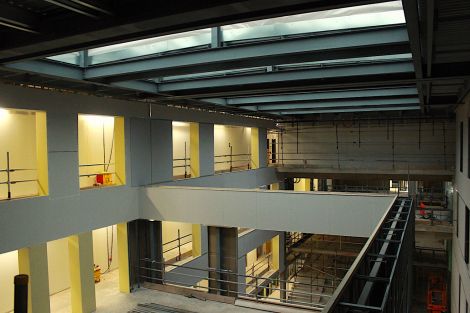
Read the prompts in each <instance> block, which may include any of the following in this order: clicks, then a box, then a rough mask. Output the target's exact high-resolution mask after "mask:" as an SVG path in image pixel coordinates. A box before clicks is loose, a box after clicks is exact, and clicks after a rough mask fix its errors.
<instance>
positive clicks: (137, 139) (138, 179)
mask: <svg viewBox="0 0 470 313" xmlns="http://www.w3.org/2000/svg"><path fill="white" fill-rule="evenodd" d="M130 130H131V131H130V133H131V136H130V137H131V140H130V141H131V144H130V150H131V153H130V156H131V168H132V171H131V184H132V186H143V185H148V184H150V183H151V182H152V173H151V171H149V169H150V168H152V159H151V157H152V152H151V144H152V143H151V140H150V120H148V119H143V118H132V119H131V120H130Z"/></svg>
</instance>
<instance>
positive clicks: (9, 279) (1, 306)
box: [0, 251, 19, 313]
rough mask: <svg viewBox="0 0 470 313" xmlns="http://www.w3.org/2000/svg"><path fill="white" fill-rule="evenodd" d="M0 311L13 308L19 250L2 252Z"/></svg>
mask: <svg viewBox="0 0 470 313" xmlns="http://www.w3.org/2000/svg"><path fill="white" fill-rule="evenodd" d="M0 269H1V270H0V290H1V297H0V312H1V313H5V312H10V311H11V310H13V295H14V291H13V277H15V275H18V273H19V271H18V251H12V252H8V253H4V254H0Z"/></svg>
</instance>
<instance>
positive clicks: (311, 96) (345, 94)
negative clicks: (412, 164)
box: [201, 87, 418, 105]
mask: <svg viewBox="0 0 470 313" xmlns="http://www.w3.org/2000/svg"><path fill="white" fill-rule="evenodd" d="M415 95H418V91H417V90H416V87H399V88H380V89H379V88H377V89H359V90H345V91H324V92H316V93H298V94H281V95H269V96H254V97H242V98H229V99H226V98H208V99H201V100H203V101H207V102H211V103H214V104H226V105H257V104H264V103H267V104H271V103H286V102H296V101H297V102H298V101H315V100H332V99H354V98H371V97H377V98H381V97H393V96H415Z"/></svg>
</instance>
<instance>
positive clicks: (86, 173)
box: [78, 114, 126, 189]
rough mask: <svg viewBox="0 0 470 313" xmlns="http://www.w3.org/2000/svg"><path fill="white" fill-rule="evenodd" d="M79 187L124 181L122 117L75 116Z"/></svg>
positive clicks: (123, 182)
mask: <svg viewBox="0 0 470 313" xmlns="http://www.w3.org/2000/svg"><path fill="white" fill-rule="evenodd" d="M78 162H79V176H80V189H88V188H99V187H107V186H119V185H125V184H126V166H125V164H126V161H125V143H124V118H123V117H119V116H104V115H87V114H79V115H78Z"/></svg>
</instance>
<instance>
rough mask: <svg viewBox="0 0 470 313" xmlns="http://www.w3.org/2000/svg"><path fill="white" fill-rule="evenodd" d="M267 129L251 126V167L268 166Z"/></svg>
mask: <svg viewBox="0 0 470 313" xmlns="http://www.w3.org/2000/svg"><path fill="white" fill-rule="evenodd" d="M266 138H267V131H266V129H265V128H254V127H252V128H251V168H252V169H257V168H262V167H266V166H268V155H267V153H268V150H267V149H268V148H267V146H266Z"/></svg>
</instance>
